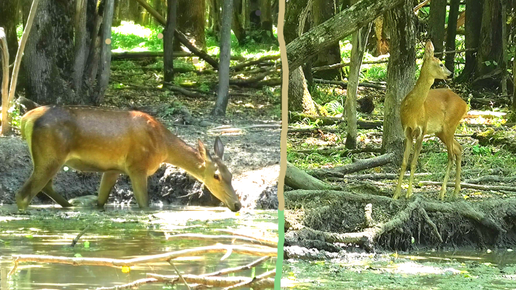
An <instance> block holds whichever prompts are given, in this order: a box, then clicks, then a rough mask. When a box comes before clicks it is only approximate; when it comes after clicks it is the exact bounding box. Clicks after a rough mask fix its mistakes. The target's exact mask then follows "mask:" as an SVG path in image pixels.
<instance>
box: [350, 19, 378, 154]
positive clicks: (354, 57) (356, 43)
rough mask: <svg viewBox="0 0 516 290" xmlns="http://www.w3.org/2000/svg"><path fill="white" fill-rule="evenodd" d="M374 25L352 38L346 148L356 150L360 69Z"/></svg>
mask: <svg viewBox="0 0 516 290" xmlns="http://www.w3.org/2000/svg"><path fill="white" fill-rule="evenodd" d="M371 25H372V23H369V24H368V25H366V26H364V27H362V28H360V29H359V30H358V31H357V32H354V33H353V36H352V40H351V43H352V46H353V47H352V48H351V64H350V67H349V76H348V89H347V95H346V103H345V105H344V110H345V117H346V124H347V129H346V131H347V134H346V148H348V149H355V148H356V147H357V92H358V83H359V76H360V67H361V66H362V58H363V57H364V51H365V48H366V45H367V38H368V37H369V31H370V30H371Z"/></svg>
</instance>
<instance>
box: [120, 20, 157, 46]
mask: <svg viewBox="0 0 516 290" xmlns="http://www.w3.org/2000/svg"><path fill="white" fill-rule="evenodd" d="M162 30H163V29H162V28H161V27H150V28H149V27H144V26H141V25H138V24H134V23H133V22H127V21H122V24H121V25H120V26H117V27H113V28H112V29H111V34H112V36H111V37H112V40H113V42H112V49H113V50H120V51H162V50H163V40H162V39H159V38H158V34H159V33H161V32H162Z"/></svg>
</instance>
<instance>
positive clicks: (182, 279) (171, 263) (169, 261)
mask: <svg viewBox="0 0 516 290" xmlns="http://www.w3.org/2000/svg"><path fill="white" fill-rule="evenodd" d="M168 263H169V264H170V265H172V267H174V270H176V273H177V276H179V278H181V281H183V283H185V285H186V288H188V290H190V286H189V285H188V283H187V282H186V280H185V278H183V275H181V273H180V272H179V269H177V267H176V265H174V263H173V262H172V260H168Z"/></svg>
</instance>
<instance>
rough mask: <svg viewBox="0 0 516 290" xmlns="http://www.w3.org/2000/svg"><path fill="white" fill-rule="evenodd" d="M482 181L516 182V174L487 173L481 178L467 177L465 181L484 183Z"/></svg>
mask: <svg viewBox="0 0 516 290" xmlns="http://www.w3.org/2000/svg"><path fill="white" fill-rule="evenodd" d="M482 182H501V183H510V182H516V176H507V177H505V176H499V175H485V176H481V177H479V178H472V179H466V180H465V183H482Z"/></svg>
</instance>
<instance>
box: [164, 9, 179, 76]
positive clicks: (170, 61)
mask: <svg viewBox="0 0 516 290" xmlns="http://www.w3.org/2000/svg"><path fill="white" fill-rule="evenodd" d="M176 17H177V0H167V25H166V27H165V31H164V37H163V52H164V57H163V69H164V70H165V73H164V75H165V76H164V80H165V82H169V83H171V82H173V81H174V56H173V53H174V45H173V43H174V30H175V29H176Z"/></svg>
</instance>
